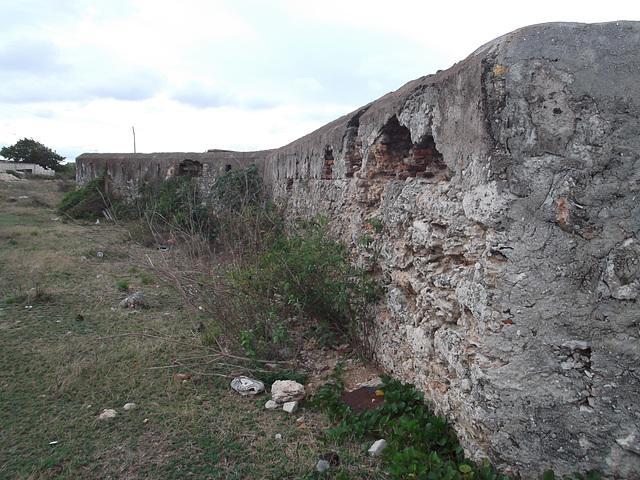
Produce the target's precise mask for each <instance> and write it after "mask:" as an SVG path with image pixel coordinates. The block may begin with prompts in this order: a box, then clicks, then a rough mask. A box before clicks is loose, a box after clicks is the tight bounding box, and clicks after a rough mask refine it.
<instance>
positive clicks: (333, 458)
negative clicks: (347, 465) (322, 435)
mask: <svg viewBox="0 0 640 480" xmlns="http://www.w3.org/2000/svg"><path fill="white" fill-rule="evenodd" d="M320 458H321V459H322V460H325V461H327V462H329V465H331V466H336V465H340V457H339V456H338V454H337V453H336V452H326V453H323V454H321V455H320Z"/></svg>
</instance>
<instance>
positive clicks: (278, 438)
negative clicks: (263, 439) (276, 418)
mask: <svg viewBox="0 0 640 480" xmlns="http://www.w3.org/2000/svg"><path fill="white" fill-rule="evenodd" d="M273 438H275V439H276V440H282V434H281V433H276V434H275V436H274V437H273Z"/></svg>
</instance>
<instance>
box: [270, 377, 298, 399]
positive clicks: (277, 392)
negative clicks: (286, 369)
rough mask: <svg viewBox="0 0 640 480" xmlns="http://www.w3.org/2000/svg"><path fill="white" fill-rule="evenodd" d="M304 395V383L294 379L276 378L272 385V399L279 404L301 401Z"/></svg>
mask: <svg viewBox="0 0 640 480" xmlns="http://www.w3.org/2000/svg"><path fill="white" fill-rule="evenodd" d="M304 395H305V392H304V385H301V384H299V383H298V382H294V381H293V380H276V381H275V382H273V385H272V386H271V399H272V400H273V401H274V402H276V403H279V404H283V403H287V402H292V401H295V400H298V401H300V400H302V399H303V398H304Z"/></svg>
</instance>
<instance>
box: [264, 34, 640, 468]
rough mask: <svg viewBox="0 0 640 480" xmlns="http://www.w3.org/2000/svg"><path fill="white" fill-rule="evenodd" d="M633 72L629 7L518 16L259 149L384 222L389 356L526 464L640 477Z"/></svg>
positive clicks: (375, 338) (338, 219) (286, 182)
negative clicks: (448, 63) (622, 18)
mask: <svg viewBox="0 0 640 480" xmlns="http://www.w3.org/2000/svg"><path fill="white" fill-rule="evenodd" d="M639 78H640V23H638V22H616V23H607V24H593V25H585V24H544V25H536V26H532V27H527V28H524V29H521V30H518V31H516V32H513V33H511V34H508V35H505V36H503V37H501V38H498V39H496V40H494V41H493V42H490V43H489V44H487V45H485V46H483V47H481V48H480V49H478V50H477V51H476V52H474V53H473V54H472V55H470V56H469V57H468V58H467V59H465V60H464V61H462V62H460V63H458V64H456V65H455V66H453V67H452V68H450V69H449V70H447V71H443V72H438V73H437V74H435V75H430V76H427V77H423V78H420V79H417V80H415V81H412V82H410V83H408V84H407V85H405V86H403V87H402V88H401V89H399V90H398V91H396V92H393V93H390V94H388V95H386V96H384V97H382V98H381V99H379V100H377V101H375V102H373V103H371V104H369V105H366V106H364V107H363V108H361V109H359V110H358V111H356V112H353V113H352V114H350V115H347V116H345V117H342V118H340V119H338V120H336V121H334V122H332V123H330V124H328V125H326V126H325V127H323V128H321V129H319V130H318V131H316V132H313V133H312V134H310V135H307V136H306V137H303V138H301V139H300V140H298V141H296V142H294V143H292V144H290V145H288V146H286V147H283V148H281V149H279V150H277V151H275V152H273V153H271V154H270V156H269V157H268V159H267V162H266V164H265V178H266V180H267V183H268V184H270V185H271V186H272V189H273V194H274V195H275V196H277V197H281V198H284V199H286V201H287V205H288V210H289V212H290V214H291V215H313V214H315V213H322V214H325V215H327V216H328V217H329V219H330V223H331V226H332V228H333V230H334V232H335V233H336V234H337V235H340V236H341V237H342V238H343V239H344V240H346V241H347V242H348V243H350V244H351V245H352V246H353V248H354V250H356V245H357V244H358V241H359V239H360V238H361V237H362V236H363V235H368V236H370V237H371V238H372V239H373V240H374V245H375V246H376V248H378V249H379V252H380V256H379V262H378V268H379V275H380V278H381V279H382V281H383V283H384V285H385V299H384V302H383V304H382V305H381V306H380V309H379V311H378V314H377V318H376V320H375V322H376V329H375V333H374V334H373V335H372V337H371V338H370V339H369V340H370V341H371V342H372V345H374V351H375V353H376V357H377V360H378V361H379V362H380V364H381V365H382V366H383V367H384V368H385V369H386V370H387V371H389V372H390V373H391V374H393V375H394V376H396V377H398V378H401V379H403V380H405V381H408V382H411V383H414V384H416V386H417V387H418V388H420V389H422V390H423V391H425V392H426V394H427V396H428V398H429V399H430V400H431V402H432V405H433V406H434V407H435V408H437V409H438V410H439V411H440V412H444V413H446V414H447V415H448V416H449V418H450V419H451V421H452V422H453V424H454V425H455V428H456V430H457V432H458V434H459V437H460V439H461V441H462V443H463V445H464V447H465V450H466V451H467V453H468V454H470V455H471V456H473V457H474V458H478V459H480V458H482V457H489V458H490V459H492V460H493V461H494V462H496V463H497V464H498V465H500V466H501V467H502V468H503V469H504V470H505V471H507V472H511V473H516V474H519V475H521V476H522V478H525V479H526V478H540V474H541V473H542V471H544V470H545V469H547V468H553V469H554V470H555V471H556V473H558V474H559V473H570V472H573V471H575V470H576V469H578V470H580V469H581V470H583V471H584V470H588V469H597V470H599V471H600V472H602V473H604V474H605V475H606V476H609V477H612V478H633V477H639V476H640V404H639V403H638V401H637V398H638V394H639V393H640V388H639V384H640V343H639V342H640V332H639V322H640V310H639V308H638V297H639V296H640V264H639V258H640V232H639V231H640V166H639V159H638V156H639V152H640V135H639V134H640V114H639V111H640V82H638V79H639ZM374 224H377V225H381V226H382V230H381V232H380V233H377V231H376V229H375V228H373V227H372V225H374ZM365 255H366V254H365Z"/></svg>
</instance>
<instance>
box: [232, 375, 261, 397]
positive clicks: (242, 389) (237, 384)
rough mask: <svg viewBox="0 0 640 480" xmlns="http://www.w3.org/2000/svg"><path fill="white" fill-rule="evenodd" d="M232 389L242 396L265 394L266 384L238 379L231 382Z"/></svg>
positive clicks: (242, 378)
mask: <svg viewBox="0 0 640 480" xmlns="http://www.w3.org/2000/svg"><path fill="white" fill-rule="evenodd" d="M231 388H233V389H234V390H235V391H236V392H238V393H239V394H240V395H257V394H259V393H262V392H264V383H262V382H261V381H260V380H254V379H252V378H249V377H238V378H234V379H233V380H231Z"/></svg>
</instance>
